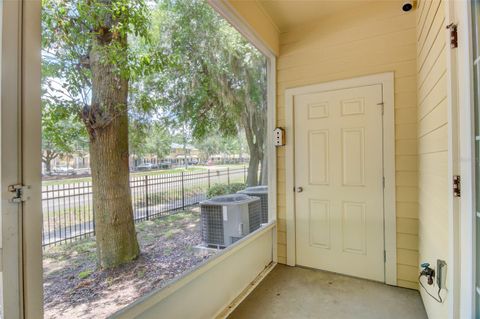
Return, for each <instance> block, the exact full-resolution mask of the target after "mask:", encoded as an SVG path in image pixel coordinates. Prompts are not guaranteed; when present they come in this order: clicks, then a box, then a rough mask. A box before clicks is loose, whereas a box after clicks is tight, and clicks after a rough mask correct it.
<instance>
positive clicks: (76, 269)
mask: <svg viewBox="0 0 480 319" xmlns="http://www.w3.org/2000/svg"><path fill="white" fill-rule="evenodd" d="M199 222H200V214H199V213H198V210H197V209H193V210H192V211H186V212H179V213H176V214H174V215H170V216H167V217H163V218H159V219H156V220H153V221H145V222H142V223H139V224H137V236H138V241H139V244H140V247H141V251H142V253H141V255H140V257H139V258H138V259H137V260H135V261H132V262H131V263H128V264H126V265H123V266H121V267H119V268H116V269H112V270H101V269H98V268H97V265H96V255H95V239H94V238H91V239H86V240H82V241H78V242H75V243H72V244H65V245H60V246H55V247H51V248H47V249H46V250H45V251H44V258H43V268H44V294H45V296H44V302H45V318H51V319H54V318H72V319H73V318H82V319H83V318H106V317H108V316H109V315H111V314H113V313H114V312H115V311H117V310H119V309H121V308H123V307H125V306H127V305H128V304H130V303H132V302H133V301H135V300H136V299H138V298H139V297H141V296H142V295H145V294H146V293H148V292H151V291H152V290H154V289H158V288H161V287H163V286H165V285H166V284H167V283H168V282H169V281H171V280H172V279H174V278H175V277H178V276H179V275H180V274H182V273H183V272H185V271H186V270H189V269H191V268H192V267H194V266H195V265H197V264H199V263H201V262H202V261H204V260H205V259H207V258H209V257H210V256H205V257H200V256H196V255H195V253H194V249H193V247H194V246H196V245H198V244H200V242H201V237H200V226H199Z"/></svg>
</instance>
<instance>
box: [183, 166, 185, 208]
mask: <svg viewBox="0 0 480 319" xmlns="http://www.w3.org/2000/svg"><path fill="white" fill-rule="evenodd" d="M184 180H185V179H184V173H183V171H182V210H185V183H184Z"/></svg>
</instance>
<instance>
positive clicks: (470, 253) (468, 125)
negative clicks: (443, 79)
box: [447, 1, 476, 318]
mask: <svg viewBox="0 0 480 319" xmlns="http://www.w3.org/2000/svg"><path fill="white" fill-rule="evenodd" d="M448 3H450V1H448ZM450 5H453V7H454V14H455V16H453V17H451V20H450V21H448V22H451V21H455V22H456V23H457V30H458V48H457V49H456V50H457V52H456V54H457V59H456V61H449V62H450V63H448V64H447V66H448V68H449V69H450V73H452V74H453V75H454V76H456V84H457V88H458V91H457V97H456V99H455V102H456V103H457V105H458V106H457V109H458V128H454V129H455V130H454V133H456V134H458V139H457V143H458V147H457V148H456V149H455V152H456V153H457V154H454V155H457V156H458V158H459V166H460V176H461V178H462V180H461V187H462V188H461V191H462V193H461V197H460V207H459V209H458V212H457V218H458V219H459V221H458V224H459V225H458V226H457V225H452V226H451V227H453V228H454V229H456V230H457V231H458V233H459V234H458V241H459V244H458V245H457V246H454V247H453V248H454V249H455V248H457V249H459V252H457V253H455V254H454V255H453V257H456V258H457V259H456V260H454V265H455V266H457V268H456V269H455V268H454V269H453V271H454V276H456V277H455V278H459V287H454V288H455V290H454V292H455V291H457V293H458V294H459V296H458V297H456V298H455V300H457V303H456V304H455V303H453V304H452V305H451V306H450V308H451V309H450V313H449V318H455V316H454V315H455V313H459V318H474V316H475V294H476V292H475V280H476V274H475V267H476V264H475V250H476V243H475V238H476V234H475V218H476V217H475V209H476V207H475V206H476V205H475V193H476V186H475V178H474V174H475V142H474V137H475V125H474V115H475V112H474V97H473V89H474V88H473V85H474V83H473V63H472V61H473V50H472V49H473V48H472V18H471V12H472V11H471V5H470V2H469V1H454V2H453V3H452V4H450ZM453 19H455V20H453ZM453 213H455V211H453V212H452V214H453ZM451 240H455V237H453V238H451Z"/></svg>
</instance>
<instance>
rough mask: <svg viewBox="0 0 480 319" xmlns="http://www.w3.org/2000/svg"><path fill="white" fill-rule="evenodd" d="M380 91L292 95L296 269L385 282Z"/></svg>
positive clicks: (374, 87)
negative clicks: (329, 272) (325, 271)
mask: <svg viewBox="0 0 480 319" xmlns="http://www.w3.org/2000/svg"><path fill="white" fill-rule="evenodd" d="M381 102H382V85H381V84H377V85H370V86H362V87H354V88H348V89H341V90H332V91H327V92H321V93H311V94H305V95H296V96H295V97H294V101H293V103H294V117H295V186H296V193H295V194H296V195H295V214H296V215H295V218H296V253H297V259H296V260H297V264H298V265H302V266H307V267H313V268H318V269H322V270H327V271H332V272H337V273H342V274H347V275H351V276H356V277H361V278H367V279H371V280H376V281H382V282H384V281H385V274H384V214H383V211H384V208H383V207H384V200H383V147H382V145H383V144H382V143H383V129H382V104H381Z"/></svg>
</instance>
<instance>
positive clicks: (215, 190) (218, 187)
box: [207, 183, 245, 198]
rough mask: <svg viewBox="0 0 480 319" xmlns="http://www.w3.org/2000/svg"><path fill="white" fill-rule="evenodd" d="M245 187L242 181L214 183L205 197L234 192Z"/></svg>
mask: <svg viewBox="0 0 480 319" xmlns="http://www.w3.org/2000/svg"><path fill="white" fill-rule="evenodd" d="M243 189H245V184H244V183H232V184H230V185H228V184H215V185H213V186H212V187H210V189H209V190H208V191H207V198H212V197H215V196H220V195H228V194H235V193H236V192H238V191H241V190H243Z"/></svg>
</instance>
